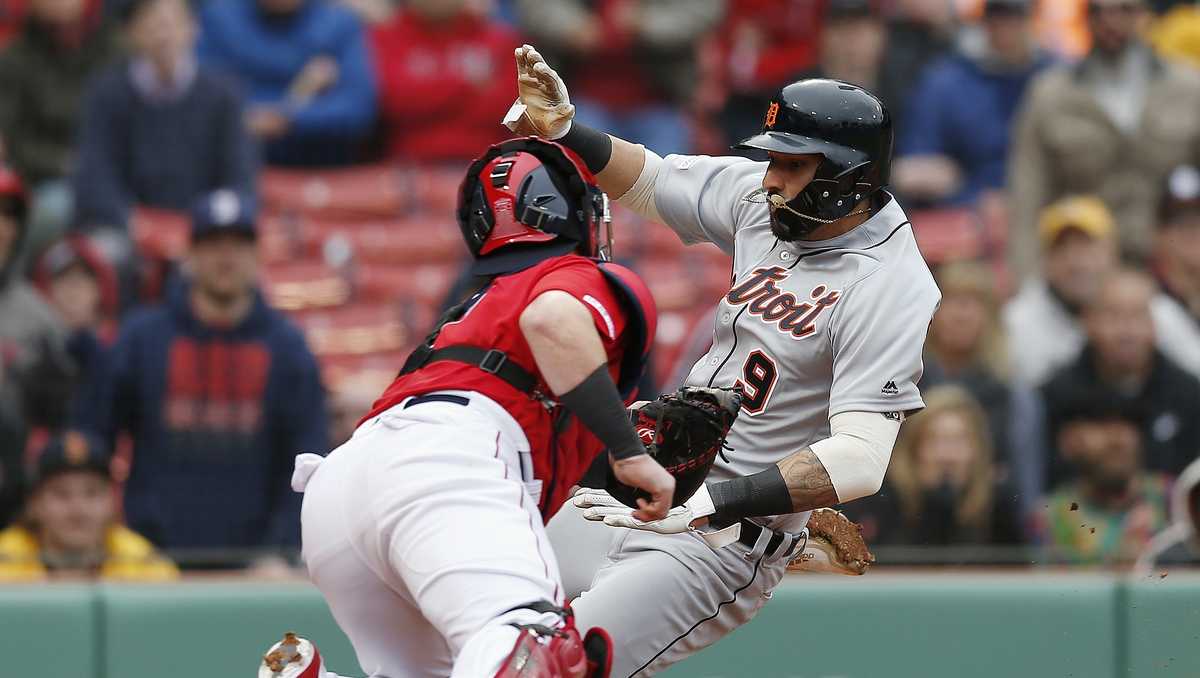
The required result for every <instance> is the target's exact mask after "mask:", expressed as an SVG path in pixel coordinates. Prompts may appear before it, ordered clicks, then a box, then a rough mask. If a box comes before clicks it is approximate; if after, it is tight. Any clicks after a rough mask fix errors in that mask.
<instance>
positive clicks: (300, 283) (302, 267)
mask: <svg viewBox="0 0 1200 678" xmlns="http://www.w3.org/2000/svg"><path fill="white" fill-rule="evenodd" d="M262 287H263V292H264V293H265V294H266V296H267V299H268V300H269V301H270V302H271V305H272V306H274V307H275V308H278V309H280V310H282V311H300V310H305V309H312V308H328V307H331V306H339V305H341V304H344V303H346V302H347V301H349V299H350V296H351V292H352V286H351V284H350V281H349V280H347V278H346V276H344V275H343V274H341V273H339V272H338V271H336V270H334V269H332V268H330V267H329V266H326V265H325V264H323V263H319V262H299V263H291V264H282V265H275V266H270V267H268V268H267V269H266V270H264V271H263V281H262Z"/></svg>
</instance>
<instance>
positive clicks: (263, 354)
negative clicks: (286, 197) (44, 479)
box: [80, 191, 328, 566]
mask: <svg viewBox="0 0 1200 678" xmlns="http://www.w3.org/2000/svg"><path fill="white" fill-rule="evenodd" d="M191 242H192V245H191V251H190V252H189V254H188V260H187V265H188V268H189V269H190V271H191V275H190V278H189V279H188V280H186V281H184V282H181V283H180V284H178V285H176V286H175V287H174V289H173V290H172V291H171V293H170V294H169V295H168V299H167V301H166V303H165V304H164V305H162V306H158V307H154V308H149V309H144V310H138V311H134V312H132V313H131V314H130V315H129V317H128V318H127V319H126V321H125V325H124V327H123V328H122V333H121V336H120V337H119V338H118V339H117V342H116V344H115V345H114V347H113V349H112V355H111V356H110V358H109V360H108V365H107V369H106V373H105V375H104V376H103V377H102V379H101V384H100V386H99V387H98V388H97V389H96V392H97V393H98V396H97V398H96V399H95V403H94V404H95V407H94V408H93V409H92V410H91V411H89V412H85V413H83V414H81V415H80V416H81V418H82V419H83V421H81V422H80V423H81V424H82V425H83V428H85V429H88V430H92V431H95V432H96V433H98V434H99V435H100V436H101V438H102V439H103V440H105V441H106V442H108V443H109V444H111V441H113V439H114V438H115V437H116V435H117V434H118V433H119V432H121V431H127V432H129V434H130V435H131V437H132V438H133V444H134V451H133V462H132V467H131V469H130V473H129V479H128V482H127V483H126V486H125V514H126V517H127V519H128V522H129V525H130V527H132V528H133V529H134V530H136V531H137V532H139V533H140V534H143V535H145V536H146V537H147V538H149V539H150V540H151V541H153V542H154V543H155V544H156V545H158V546H159V547H161V548H164V549H239V550H253V551H254V553H255V554H256V555H261V554H278V553H279V552H280V550H281V549H290V548H293V547H295V546H296V545H297V544H298V542H299V536H300V530H299V525H300V498H299V497H300V495H298V494H296V493H294V492H292V491H291V488H290V487H289V479H290V477H291V467H292V463H293V459H294V457H295V455H296V454H297V453H298V452H301V451H305V450H308V451H316V452H320V453H324V452H325V451H327V450H328V431H327V427H328V421H327V417H326V416H325V412H326V410H325V394H324V391H323V389H322V386H321V381H320V378H319V375H318V370H317V362H316V360H315V359H314V357H313V355H312V353H310V352H309V350H308V347H307V346H306V345H305V342H304V337H303V335H302V334H301V333H300V331H299V330H298V329H297V328H296V327H295V326H294V325H292V323H291V322H289V321H288V320H287V319H286V318H284V316H283V315H281V314H280V313H279V312H277V311H275V310H273V309H272V308H270V307H269V306H268V305H267V304H266V302H265V301H264V300H263V298H262V295H261V294H260V293H259V292H258V290H257V287H256V284H255V278H256V275H257V260H256V253H255V225H254V218H253V212H252V209H250V208H249V206H248V205H247V202H246V201H245V200H242V199H240V198H239V197H238V196H237V195H236V194H235V193H233V192H232V191H217V192H215V193H213V194H212V195H211V196H208V197H206V198H205V199H204V200H202V202H201V204H200V205H199V206H198V207H197V208H196V210H195V212H194V216H193V223H192V235H191ZM184 555H185V558H184V564H190V565H193V566H195V565H199V564H208V565H212V564H214V563H212V562H211V561H209V562H204V561H196V560H192V561H190V562H189V561H188V560H187V558H186V554H184ZM264 557H265V558H268V559H270V558H273V557H275V556H264ZM261 562H262V560H258V561H257V563H258V564H261Z"/></svg>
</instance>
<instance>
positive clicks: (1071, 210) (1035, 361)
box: [1003, 196, 1117, 387]
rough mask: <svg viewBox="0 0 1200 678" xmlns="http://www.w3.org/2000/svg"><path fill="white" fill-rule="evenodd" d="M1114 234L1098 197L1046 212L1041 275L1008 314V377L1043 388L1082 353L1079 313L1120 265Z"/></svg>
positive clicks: (1073, 200) (1042, 227)
mask: <svg viewBox="0 0 1200 678" xmlns="http://www.w3.org/2000/svg"><path fill="white" fill-rule="evenodd" d="M1115 230H1116V229H1115V227H1114V225H1113V218H1112V213H1111V212H1109V210H1108V208H1107V207H1105V206H1104V203H1103V202H1101V201H1100V199H1099V198H1096V197H1094V196H1071V197H1068V198H1064V199H1063V200H1060V201H1058V202H1056V203H1054V204H1052V205H1050V206H1049V207H1047V208H1046V209H1045V210H1043V211H1042V213H1041V216H1040V218H1039V221H1038V225H1037V234H1038V242H1039V243H1040V244H1041V262H1042V266H1041V273H1040V275H1036V276H1031V277H1030V278H1028V279H1027V280H1026V281H1025V283H1024V284H1023V285H1022V286H1021V289H1020V291H1019V292H1018V293H1017V295H1016V296H1015V297H1014V298H1013V299H1012V300H1011V301H1009V302H1008V304H1007V305H1005V307H1004V311H1003V319H1004V329H1005V332H1006V333H1007V335H1008V342H1009V345H1010V346H1011V347H1013V350H1012V351H1010V360H1011V364H1010V366H1009V373H1010V374H1011V375H1012V378H1013V380H1014V381H1015V382H1017V383H1018V384H1021V385H1024V386H1030V387H1036V386H1040V385H1041V384H1042V382H1044V381H1046V379H1048V378H1049V377H1050V375H1051V374H1052V373H1053V372H1054V371H1055V370H1056V369H1058V368H1059V367H1062V366H1063V365H1066V364H1067V363H1069V362H1070V361H1071V360H1072V359H1074V358H1075V356H1076V355H1077V354H1078V353H1079V351H1080V349H1082V348H1083V345H1084V342H1085V336H1084V330H1083V324H1082V322H1081V320H1080V313H1081V311H1082V309H1083V308H1085V307H1086V306H1087V305H1088V303H1089V302H1090V301H1091V300H1092V298H1094V297H1095V295H1096V291H1097V289H1098V288H1099V285H1100V281H1101V280H1103V278H1104V277H1105V276H1106V275H1107V274H1108V273H1109V271H1111V270H1112V268H1113V267H1114V266H1115V265H1116V263H1117V241H1116V238H1115Z"/></svg>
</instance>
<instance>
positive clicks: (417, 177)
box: [406, 163, 467, 221]
mask: <svg viewBox="0 0 1200 678" xmlns="http://www.w3.org/2000/svg"><path fill="white" fill-rule="evenodd" d="M466 171H467V163H463V164H462V165H461V166H454V167H426V168H412V169H410V170H408V174H407V181H406V183H407V185H408V187H409V189H410V190H411V191H412V195H413V198H414V200H416V202H417V206H418V209H419V210H420V211H422V212H424V213H425V214H428V215H432V216H433V217H434V218H435V219H449V220H450V221H453V220H454V210H455V209H456V208H457V206H458V187H459V184H461V183H462V179H463V175H464V174H465V173H466Z"/></svg>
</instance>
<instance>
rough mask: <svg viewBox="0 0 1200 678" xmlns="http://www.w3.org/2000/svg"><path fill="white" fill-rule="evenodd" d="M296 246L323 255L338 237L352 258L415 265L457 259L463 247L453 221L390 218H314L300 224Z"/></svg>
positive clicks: (310, 255) (308, 254) (313, 255)
mask: <svg viewBox="0 0 1200 678" xmlns="http://www.w3.org/2000/svg"><path fill="white" fill-rule="evenodd" d="M299 231H300V238H301V246H300V249H301V251H302V252H304V254H305V255H306V256H309V257H313V258H318V259H320V258H324V252H325V251H326V249H327V248H328V247H330V246H331V243H332V242H334V241H335V239H337V240H341V241H342V242H343V243H344V244H345V246H347V247H348V248H349V251H350V252H351V253H353V255H354V258H355V260H356V261H359V262H369V263H386V264H392V265H398V264H417V263H429V262H445V261H458V260H459V259H461V258H462V257H463V256H465V255H466V253H467V250H466V246H465V245H464V244H463V242H462V235H461V233H460V232H459V229H458V226H457V224H455V223H454V222H453V221H449V222H447V221H445V220H428V219H399V220H391V221H364V222H358V223H355V222H346V221H314V220H311V219H306V220H303V221H302V223H301V226H300V229H299Z"/></svg>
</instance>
